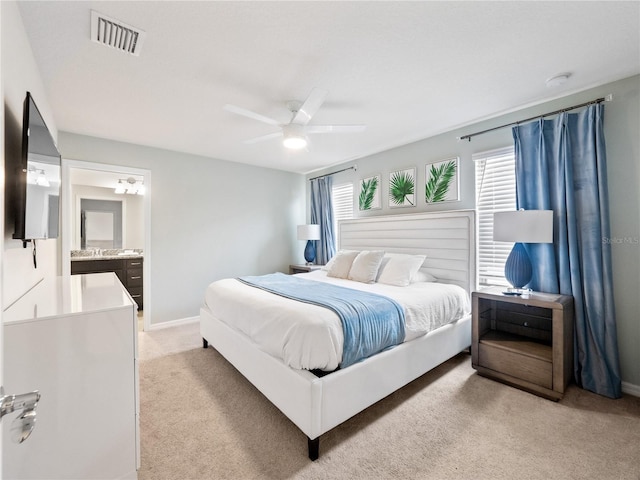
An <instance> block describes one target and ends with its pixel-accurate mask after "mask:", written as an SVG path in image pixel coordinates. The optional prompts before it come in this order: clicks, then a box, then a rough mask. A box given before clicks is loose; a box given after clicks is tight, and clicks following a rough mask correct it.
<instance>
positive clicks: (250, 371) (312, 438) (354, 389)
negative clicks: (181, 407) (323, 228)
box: [200, 210, 476, 460]
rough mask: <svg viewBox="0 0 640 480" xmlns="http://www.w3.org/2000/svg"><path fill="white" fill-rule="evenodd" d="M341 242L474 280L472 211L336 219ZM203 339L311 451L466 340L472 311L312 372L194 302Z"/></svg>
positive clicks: (471, 283) (444, 275)
mask: <svg viewBox="0 0 640 480" xmlns="http://www.w3.org/2000/svg"><path fill="white" fill-rule="evenodd" d="M339 246H340V248H342V249H350V250H373V249H375V250H385V251H387V252H393V253H414V254H424V255H426V256H427V259H426V261H425V266H426V267H427V268H428V269H429V271H430V272H431V273H432V274H433V275H435V276H436V277H437V278H438V280H439V281H442V282H446V283H454V284H457V285H460V286H462V287H463V288H465V290H466V291H467V292H469V294H470V293H471V291H473V290H474V289H475V286H476V268H475V261H476V259H475V257H476V255H475V252H476V243H475V212H474V211H471V210H460V211H446V212H435V213H420V214H413V215H392V216H377V217H368V218H360V219H354V220H346V221H342V222H340V225H339ZM200 332H201V335H202V339H203V346H204V347H205V348H207V346H208V345H209V344H210V345H212V346H213V347H214V348H215V349H216V350H217V351H218V352H220V354H222V355H223V356H224V357H225V358H226V359H227V360H228V361H229V362H230V363H231V364H232V365H233V366H234V367H235V368H236V369H237V370H238V371H240V373H242V374H243V375H244V376H245V377H246V378H247V379H248V380H249V381H250V382H251V383H252V384H253V385H254V386H255V387H256V388H257V389H258V390H259V391H260V392H262V393H263V394H264V395H265V396H266V397H267V398H268V399H269V400H270V401H271V402H272V403H273V404H274V405H275V406H276V407H278V408H279V409H280V410H281V411H282V413H284V414H285V415H286V416H287V417H288V418H289V419H290V420H291V421H292V422H293V423H294V424H295V425H296V426H297V427H298V428H299V429H300V430H302V431H303V432H304V433H305V434H306V435H307V437H308V446H309V458H310V459H311V460H316V459H317V458H318V455H319V441H320V435H322V434H323V433H325V432H327V431H329V430H331V429H332V428H334V427H336V426H337V425H339V424H341V423H342V422H344V421H345V420H348V419H349V418H351V417H352V416H354V415H356V414H357V413H359V412H361V411H362V410H364V409H365V408H367V407H369V406H370V405H372V404H374V403H375V402H377V401H379V400H381V399H382V398H384V397H386V396H387V395H389V394H391V393H393V392H394V391H396V390H398V389H399V388H401V387H403V386H404V385H406V384H407V383H409V382H411V381H412V380H414V379H416V378H418V377H419V376H421V375H423V374H424V373H426V372H428V371H429V370H431V369H433V368H435V367H436V366H438V365H440V364H441V363H443V362H445V361H446V360H448V359H449V358H451V357H453V356H455V355H457V354H458V353H460V352H461V351H462V350H464V349H466V348H467V347H469V346H470V345H471V318H470V315H469V316H466V317H465V318H463V319H461V320H458V321H457V322H455V323H451V324H448V325H445V326H443V327H441V328H439V329H437V330H435V331H433V332H430V333H429V334H427V335H425V336H422V337H419V338H416V339H414V340H411V341H410V342H407V343H403V344H401V345H398V346H396V347H394V348H392V349H390V350H386V351H384V352H382V353H379V354H377V355H374V356H372V357H370V358H368V359H366V360H364V361H362V362H359V363H356V364H354V365H351V366H350V367H348V368H346V369H344V370H337V371H335V372H333V373H331V374H328V375H325V376H323V377H317V376H315V375H314V374H312V373H311V372H309V371H307V370H295V369H292V368H290V367H289V366H287V365H285V364H284V363H283V362H282V361H281V360H280V359H277V358H275V357H272V356H271V355H269V354H267V353H265V352H263V351H262V350H260V349H259V348H257V347H256V345H255V344H254V343H253V342H252V341H251V340H250V339H249V338H248V337H247V336H245V335H244V334H242V333H240V332H237V331H235V330H233V329H231V328H230V327H229V326H227V324H225V323H224V322H222V321H220V320H218V319H216V318H214V317H213V316H212V315H211V314H210V313H209V311H208V310H206V309H205V308H202V309H201V310H200Z"/></svg>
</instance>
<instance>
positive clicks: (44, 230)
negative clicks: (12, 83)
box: [13, 92, 60, 240]
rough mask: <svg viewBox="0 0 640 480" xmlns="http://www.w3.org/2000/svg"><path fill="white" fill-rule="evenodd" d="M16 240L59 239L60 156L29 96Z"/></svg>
mask: <svg viewBox="0 0 640 480" xmlns="http://www.w3.org/2000/svg"><path fill="white" fill-rule="evenodd" d="M15 188H16V199H15V203H16V212H15V215H16V217H15V232H14V234H13V238H15V239H20V240H36V239H46V238H56V237H58V233H59V225H60V153H59V152H58V149H57V147H56V144H55V142H54V141H53V137H52V136H51V133H50V132H49V129H48V128H47V125H46V124H45V123H44V120H43V118H42V115H41V114H40V111H39V110H38V107H37V106H36V104H35V102H34V101H33V97H32V96H31V94H30V93H29V92H27V98H26V99H25V101H24V114H23V124H22V159H21V165H20V168H19V171H18V174H17V175H16V186H15Z"/></svg>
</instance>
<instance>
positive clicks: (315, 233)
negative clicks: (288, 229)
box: [298, 225, 320, 240]
mask: <svg viewBox="0 0 640 480" xmlns="http://www.w3.org/2000/svg"><path fill="white" fill-rule="evenodd" d="M298 240H320V225H298Z"/></svg>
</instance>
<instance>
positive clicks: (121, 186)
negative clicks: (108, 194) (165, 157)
mask: <svg viewBox="0 0 640 480" xmlns="http://www.w3.org/2000/svg"><path fill="white" fill-rule="evenodd" d="M144 192H145V189H144V183H143V182H142V180H136V179H135V178H133V177H129V178H124V179H122V178H121V179H119V180H118V185H116V189H115V190H114V193H118V194H123V193H128V194H129V195H144Z"/></svg>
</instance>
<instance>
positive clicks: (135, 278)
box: [131, 277, 142, 280]
mask: <svg viewBox="0 0 640 480" xmlns="http://www.w3.org/2000/svg"><path fill="white" fill-rule="evenodd" d="M140 278H142V277H131V280H139V279H140Z"/></svg>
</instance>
